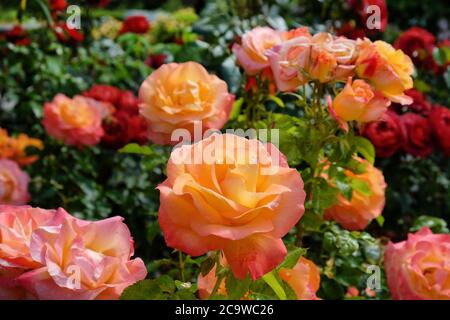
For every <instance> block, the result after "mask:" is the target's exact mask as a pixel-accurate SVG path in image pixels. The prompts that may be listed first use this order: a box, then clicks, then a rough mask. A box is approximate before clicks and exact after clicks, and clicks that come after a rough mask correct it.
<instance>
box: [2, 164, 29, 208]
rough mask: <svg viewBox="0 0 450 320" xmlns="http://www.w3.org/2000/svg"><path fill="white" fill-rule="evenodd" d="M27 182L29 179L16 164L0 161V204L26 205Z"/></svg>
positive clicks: (27, 199)
mask: <svg viewBox="0 0 450 320" xmlns="http://www.w3.org/2000/svg"><path fill="white" fill-rule="evenodd" d="M29 182H30V177H29V176H28V174H27V173H26V172H25V171H23V170H22V169H21V168H20V167H19V165H18V164H17V163H16V162H14V161H12V160H8V159H0V204H12V205H22V204H26V203H27V202H28V201H29V200H30V195H29V193H28V183H29Z"/></svg>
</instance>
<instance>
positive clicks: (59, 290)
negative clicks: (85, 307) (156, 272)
mask: <svg viewBox="0 0 450 320" xmlns="http://www.w3.org/2000/svg"><path fill="white" fill-rule="evenodd" d="M60 210H62V209H60ZM122 220H123V218H121V217H114V218H109V219H105V220H100V221H95V222H91V221H83V220H79V219H76V218H73V217H71V216H69V215H67V216H66V218H65V219H64V220H63V222H62V224H61V225H59V226H53V227H45V228H39V229H38V230H35V231H34V233H33V236H32V239H31V242H30V254H31V257H32V258H33V259H34V260H35V261H36V262H38V263H39V264H41V265H42V267H40V268H37V269H34V270H32V271H29V272H26V273H24V274H22V275H21V276H20V277H19V278H18V279H17V281H18V283H19V284H20V285H21V286H22V287H24V288H25V289H26V290H27V291H29V292H30V293H31V294H32V295H33V296H34V297H36V298H37V299H52V300H53V299H89V300H91V299H118V298H119V297H120V295H121V293H122V292H123V290H124V289H125V288H126V287H128V286H130V285H131V284H133V283H135V282H136V281H138V280H142V279H144V278H145V277H146V275H147V270H146V268H145V265H144V262H143V261H142V260H141V259H139V258H136V259H133V260H130V258H131V256H132V255H133V254H134V250H133V240H132V238H131V235H130V231H129V230H128V228H127V226H126V225H125V224H124V223H123V222H122Z"/></svg>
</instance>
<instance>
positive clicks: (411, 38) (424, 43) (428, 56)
mask: <svg viewBox="0 0 450 320" xmlns="http://www.w3.org/2000/svg"><path fill="white" fill-rule="evenodd" d="M435 42H436V38H435V37H434V35H432V34H431V33H430V32H428V31H427V30H425V29H422V28H419V27H412V28H410V29H408V30H406V31H405V32H403V33H402V34H401V35H400V37H399V38H398V39H397V40H395V42H394V47H395V48H396V49H401V50H402V51H403V52H404V53H405V54H407V55H408V56H410V57H411V59H412V60H413V62H414V64H415V65H416V66H418V67H421V68H424V69H428V70H432V71H434V72H435V73H437V72H439V65H438V64H437V63H436V62H435V61H434V59H433V49H434V46H435Z"/></svg>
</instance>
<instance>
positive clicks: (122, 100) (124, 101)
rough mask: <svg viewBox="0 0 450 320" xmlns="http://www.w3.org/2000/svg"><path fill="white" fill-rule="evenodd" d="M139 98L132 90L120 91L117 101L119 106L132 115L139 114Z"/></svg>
mask: <svg viewBox="0 0 450 320" xmlns="http://www.w3.org/2000/svg"><path fill="white" fill-rule="evenodd" d="M138 105H139V100H138V98H137V97H136V96H135V95H134V94H133V92H131V91H123V92H121V93H120V96H119V99H118V101H117V107H118V108H119V109H120V110H122V111H125V112H127V113H129V114H130V115H137V114H138V113H139V106H138Z"/></svg>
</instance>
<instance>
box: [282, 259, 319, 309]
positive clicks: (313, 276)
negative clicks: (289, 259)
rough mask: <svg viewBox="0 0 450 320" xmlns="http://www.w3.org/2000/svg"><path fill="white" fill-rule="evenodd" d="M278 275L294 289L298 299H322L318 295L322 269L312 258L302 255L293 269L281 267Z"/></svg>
mask: <svg viewBox="0 0 450 320" xmlns="http://www.w3.org/2000/svg"><path fill="white" fill-rule="evenodd" d="M278 275H279V276H280V278H281V279H282V280H283V281H285V282H287V283H288V284H289V286H290V287H291V288H292V290H294V292H295V294H296V295H297V299H298V300H320V298H318V297H317V296H316V292H317V290H319V287H320V271H319V268H317V266H316V265H315V264H314V262H312V261H311V260H308V259H306V258H304V257H301V258H300V259H299V260H298V261H297V263H296V265H295V266H294V267H293V268H292V269H288V268H281V269H280V270H279V271H278Z"/></svg>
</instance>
